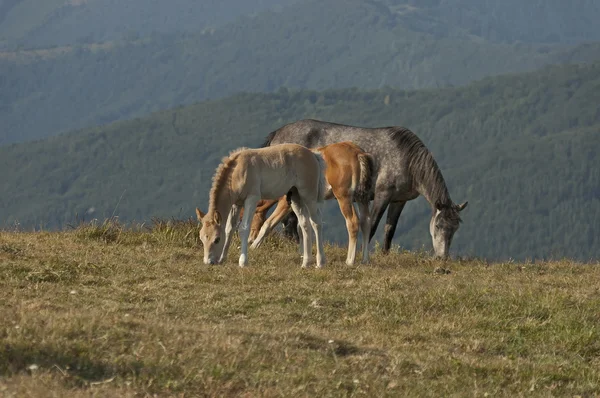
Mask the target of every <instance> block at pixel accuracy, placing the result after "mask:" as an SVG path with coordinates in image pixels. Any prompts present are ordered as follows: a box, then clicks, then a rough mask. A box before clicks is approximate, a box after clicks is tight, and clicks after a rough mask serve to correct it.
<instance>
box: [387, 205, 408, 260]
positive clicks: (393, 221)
mask: <svg viewBox="0 0 600 398" xmlns="http://www.w3.org/2000/svg"><path fill="white" fill-rule="evenodd" d="M405 204H406V202H392V203H390V205H389V206H388V212H387V218H386V220H385V229H384V231H383V253H384V254H385V253H388V252H389V251H390V248H391V247H392V239H393V238H394V233H395V232H396V226H397V225H398V219H399V218H400V214H401V213H402V209H404V205H405Z"/></svg>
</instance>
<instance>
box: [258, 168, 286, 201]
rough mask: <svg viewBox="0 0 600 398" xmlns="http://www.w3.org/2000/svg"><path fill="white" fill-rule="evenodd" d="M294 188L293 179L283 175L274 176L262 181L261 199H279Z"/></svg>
mask: <svg viewBox="0 0 600 398" xmlns="http://www.w3.org/2000/svg"><path fill="white" fill-rule="evenodd" d="M293 186H294V178H291V176H288V175H286V174H284V175H274V176H272V177H271V178H269V179H265V180H263V181H262V184H261V186H260V196H261V199H279V198H280V197H282V196H283V195H285V194H287V193H288V192H289V190H290V189H291V188H292V187H293Z"/></svg>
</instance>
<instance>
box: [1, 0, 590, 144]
mask: <svg viewBox="0 0 600 398" xmlns="http://www.w3.org/2000/svg"><path fill="white" fill-rule="evenodd" d="M91 4H93V2H92V3H91ZM394 7H395V8H394ZM394 7H392V6H391V5H390V6H385V5H383V4H382V3H380V2H373V1H367V0H326V1H322V0H304V1H300V2H298V3H297V4H292V5H290V6H288V7H286V8H284V9H283V10H282V11H281V12H274V11H267V12H263V13H261V14H259V15H257V16H256V17H253V18H250V17H247V18H241V19H239V20H237V21H236V22H235V23H232V24H229V25H226V26H222V27H220V28H217V29H215V30H203V31H201V32H199V33H165V34H159V33H155V34H151V35H149V36H143V37H140V38H138V39H135V40H130V41H118V40H117V41H113V42H105V43H102V44H80V45H75V46H68V47H59V48H53V49H43V50H29V51H27V50H23V51H13V52H4V53H0V76H1V78H0V120H2V121H3V129H2V130H1V131H0V145H2V144H6V143H11V142H20V141H27V140H31V139H37V138H44V137H47V136H51V135H54V134H57V133H59V132H63V131H67V130H72V129H77V128H83V127H88V126H96V125H99V124H105V123H109V122H112V121H115V120H122V119H129V118H133V117H139V116H142V115H145V114H148V113H150V112H153V111H157V110H161V109H168V108H172V107H174V106H179V105H186V104H191V103H194V102H197V101H200V100H205V99H216V98H221V97H224V96H227V95H232V94H234V93H237V92H240V91H254V92H273V91H276V90H277V89H278V88H279V87H282V86H285V87H288V88H308V89H317V90H323V89H328V88H348V87H359V88H381V87H385V86H392V87H397V88H402V89H409V88H426V87H445V86H449V85H463V84H466V83H468V82H470V81H473V80H476V79H481V78H483V77H485V76H489V75H497V74H501V73H507V72H522V71H529V70H534V69H537V68H539V67H541V66H543V65H547V64H557V63H573V62H589V61H595V60H598V59H600V45H599V44H597V43H596V44H581V45H577V46H572V45H569V46H567V45H566V44H564V43H561V42H556V43H550V44H536V43H534V44H529V43H521V42H517V41H514V40H512V41H510V42H503V41H493V40H487V39H486V37H485V35H484V36H476V35H473V34H472V33H470V32H469V31H467V30H465V27H464V26H469V25H464V26H463V24H461V23H459V22H456V24H457V25H450V24H447V25H444V26H443V27H441V25H440V24H442V22H441V21H443V18H442V17H441V16H437V17H436V16H435V15H434V14H435V12H441V11H440V10H438V9H437V8H433V9H431V10H430V9H428V8H422V9H416V10H413V9H412V8H410V9H409V11H410V12H409V11H406V10H405V9H404V8H402V9H399V8H398V7H399V6H394ZM465 7H466V6H465ZM403 10H404V11H403ZM436 10H437V11H436ZM466 10H468V8H466V9H465V13H466ZM429 17H431V18H429ZM428 18H429V19H428ZM432 21H434V22H435V23H434V22H432ZM430 22H431V24H430ZM472 29H476V28H475V27H472ZM440 32H441V33H440ZM590 37H593V35H590Z"/></svg>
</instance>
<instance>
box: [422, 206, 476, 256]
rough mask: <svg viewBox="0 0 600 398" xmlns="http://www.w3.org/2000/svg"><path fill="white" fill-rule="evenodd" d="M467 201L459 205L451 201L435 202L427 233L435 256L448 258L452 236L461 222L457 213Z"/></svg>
mask: <svg viewBox="0 0 600 398" xmlns="http://www.w3.org/2000/svg"><path fill="white" fill-rule="evenodd" d="M468 203H469V202H465V203H463V204H461V205H456V204H454V203H452V202H450V203H449V204H442V203H436V205H435V212H434V213H433V216H432V217H431V222H430V223H429V233H430V234H431V239H432V241H433V250H434V251H435V256H436V257H439V258H448V252H449V251H450V244H451V243H452V238H453V237H454V233H455V232H456V231H457V230H458V227H459V226H460V222H461V219H460V214H459V213H460V212H461V211H462V210H463V209H464V208H465V207H467V204H468Z"/></svg>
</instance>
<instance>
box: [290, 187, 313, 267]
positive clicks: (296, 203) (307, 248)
mask: <svg viewBox="0 0 600 398" xmlns="http://www.w3.org/2000/svg"><path fill="white" fill-rule="evenodd" d="M292 209H293V210H294V213H295V214H296V216H297V217H298V225H299V226H300V229H301V230H302V243H303V244H304V255H303V256H302V268H306V267H308V262H309V260H310V252H311V251H312V235H311V233H310V230H309V229H308V216H307V215H308V214H307V213H308V211H307V210H306V208H305V207H304V203H302V201H301V200H298V199H296V198H295V197H292Z"/></svg>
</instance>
